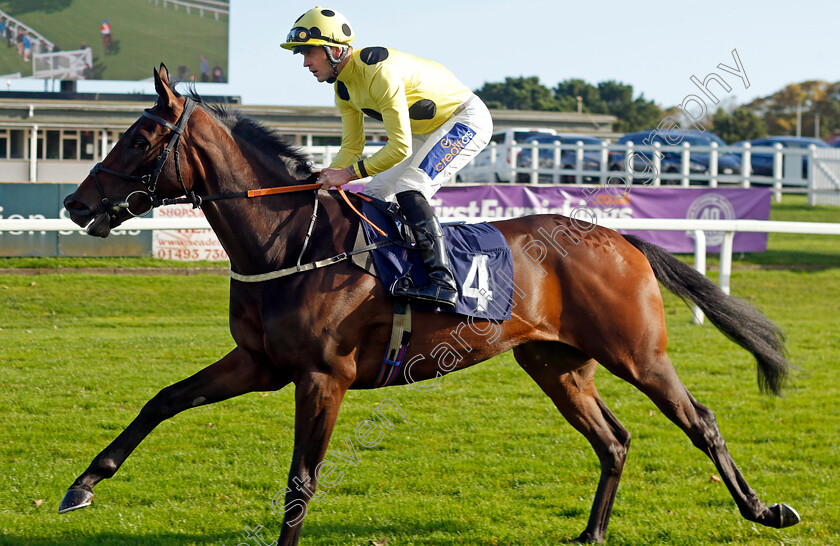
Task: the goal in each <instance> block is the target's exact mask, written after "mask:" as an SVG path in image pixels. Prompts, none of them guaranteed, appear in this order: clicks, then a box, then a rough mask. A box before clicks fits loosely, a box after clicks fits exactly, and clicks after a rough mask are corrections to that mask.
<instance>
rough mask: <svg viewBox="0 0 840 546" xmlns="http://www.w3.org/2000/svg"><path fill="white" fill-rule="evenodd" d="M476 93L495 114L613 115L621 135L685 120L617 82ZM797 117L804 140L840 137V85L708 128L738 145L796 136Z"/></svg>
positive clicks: (767, 103)
mask: <svg viewBox="0 0 840 546" xmlns="http://www.w3.org/2000/svg"><path fill="white" fill-rule="evenodd" d="M475 93H476V94H477V95H478V96H479V97H481V99H482V100H483V101H484V102H485V103H486V104H487V106H488V107H489V108H491V109H500V110H541V111H552V112H577V111H578V109H580V111H581V112H584V113H592V114H610V115H613V116H615V117H616V118H617V121H616V122H615V124H613V129H614V130H615V131H616V132H619V133H627V132H631V131H643V130H647V129H653V128H655V127H656V126H657V124H658V123H659V122H660V121H661V120H662V118H664V117H665V116H669V115H670V116H674V117H676V118H679V116H680V114H679V111H678V110H677V107H676V106H672V107H670V108H662V107H660V106H658V105H657V104H656V103H655V102H654V101H653V100H650V99H647V98H645V96H644V94H639V95H638V96H635V94H634V92H633V86H632V85H628V84H624V83H621V82H616V81H612V80H610V81H605V82H600V83H598V84H597V85H592V84H590V83H588V82H585V81H583V80H580V79H568V80H565V81H562V82H560V83H558V84H557V86H556V87H554V88H548V87H546V86H544V85H543V84H541V83H540V81H539V78H538V77H536V76H530V77H524V76H523V77H517V78H513V77H507V78H505V81H504V82H491V83H485V84H484V85H483V86H482V87H481V88H480V89H477V90H476V91H475ZM797 114H799V116H798V115H797ZM797 117H799V118H800V131H801V134H802V135H803V136H814V134H815V131H816V130H818V131H819V137H820V138H823V139H826V138H829V137H831V136H834V135H837V134H840V82H837V83H829V82H825V81H820V80H812V81H806V82H801V83H794V84H790V85H787V86H786V87H784V88H783V89H781V90H779V91H777V92H776V93H773V94H772V95H769V96H767V97H761V98H758V99H755V100H754V101H752V102H750V103H749V104H745V105H740V106H738V105H734V104H731V103H729V104H722V106H721V107H720V108H718V109H717V110H716V111H715V112H714V113H713V114H709V116H708V117H707V119H706V120H704V121H703V122H702V125H703V126H704V127H705V128H707V129H709V130H711V131H713V132H714V133H716V134H718V135H719V136H720V137H721V138H722V139H723V140H724V141H726V142H727V143H728V144H732V143H735V142H738V141H741V140H749V139H754V138H761V137H764V136H767V135H794V134H796V124H797Z"/></svg>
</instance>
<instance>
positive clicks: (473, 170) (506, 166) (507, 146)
mask: <svg viewBox="0 0 840 546" xmlns="http://www.w3.org/2000/svg"><path fill="white" fill-rule="evenodd" d="M554 134H557V132H556V131H555V130H554V129H527V128H516V127H511V128H506V129H499V130H496V131H493V135H492V136H491V137H490V143H489V144H488V145H487V147H486V148H484V149H483V150H482V151H481V152H479V153H478V155H476V156H475V159H473V161H472V163H470V164H469V165H467V166H466V167H464V168H463V169H461V171H460V172H458V174H457V176H456V180H457V181H458V182H510V181H511V178H512V176H511V173H512V171H513V169H512V163H511V147H512V146H513V145H514V143H516V144H521V143H522V142H524V141H525V140H526V139H527V138H529V137H532V136H538V135H554ZM494 142H495V143H496V162H495V164H493V162H492V150H491V145H492V143H494Z"/></svg>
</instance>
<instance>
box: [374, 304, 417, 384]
mask: <svg viewBox="0 0 840 546" xmlns="http://www.w3.org/2000/svg"><path fill="white" fill-rule="evenodd" d="M410 341H411V306H410V305H409V304H408V303H406V302H405V301H402V300H396V301H394V319H393V321H392V326H391V341H390V342H389V343H388V350H387V351H386V353H385V358H384V359H383V360H382V367H381V368H380V369H379V376H378V377H377V378H376V383H375V384H374V388H379V387H387V386H389V385H391V384H392V383H393V382H394V380H395V379H396V378H397V375H398V374H399V371H400V367H401V366H402V363H403V360H404V359H405V353H406V351H407V350H408V343H409V342H410Z"/></svg>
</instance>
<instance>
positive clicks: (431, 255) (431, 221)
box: [393, 191, 458, 309]
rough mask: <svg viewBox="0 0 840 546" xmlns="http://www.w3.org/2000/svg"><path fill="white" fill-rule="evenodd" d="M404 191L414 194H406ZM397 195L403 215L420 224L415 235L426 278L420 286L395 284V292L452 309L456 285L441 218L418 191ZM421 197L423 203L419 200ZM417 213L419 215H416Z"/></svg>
mask: <svg viewBox="0 0 840 546" xmlns="http://www.w3.org/2000/svg"><path fill="white" fill-rule="evenodd" d="M406 194H416V195H410V196H408V198H407V196H406ZM397 199H398V200H399V202H400V206H401V208H402V209H403V213H404V214H405V215H406V218H408V219H409V220H410V221H411V222H413V223H414V224H416V225H417V227H418V228H420V229H417V230H414V237H415V239H416V241H417V246H418V247H419V248H420V249H421V250H420V251H421V255H422V257H423V265H425V266H426V271H427V273H428V276H429V282H428V283H426V284H425V285H423V286H405V287H400V286H396V287H394V290H393V294H394V296H396V297H400V298H408V299H413V300H419V301H422V302H424V303H429V304H432V305H435V306H437V307H442V308H444V309H454V308H455V302H456V301H457V299H458V286H457V285H456V284H455V278H454V277H453V276H452V264H451V262H450V261H449V254H447V252H446V243H445V241H444V237H443V229H442V228H441V227H440V222H439V221H438V219H437V218H436V217H435V215H434V212H433V211H432V209H431V207H429V205H428V203H426V200H425V199H424V198H423V197H422V195H420V193H419V192H413V191H412V192H405V193H400V194H399V195H397ZM420 200H422V203H419V201H420ZM406 205H408V206H406ZM418 205H419V206H418ZM424 205H425V206H424ZM418 216H419V217H420V218H417V217H418Z"/></svg>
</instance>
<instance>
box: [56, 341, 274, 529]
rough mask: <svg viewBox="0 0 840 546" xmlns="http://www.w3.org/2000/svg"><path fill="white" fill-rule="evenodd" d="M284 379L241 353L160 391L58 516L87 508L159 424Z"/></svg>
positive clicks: (73, 491)
mask: <svg viewBox="0 0 840 546" xmlns="http://www.w3.org/2000/svg"><path fill="white" fill-rule="evenodd" d="M289 382H290V379H289V378H288V377H285V374H282V373H280V372H279V371H278V370H277V369H275V368H273V367H271V365H270V364H267V361H265V360H261V359H257V358H256V357H254V356H252V355H251V354H250V353H249V352H248V351H246V350H244V349H241V348H239V347H237V348H236V349H234V350H233V351H231V352H230V353H228V354H227V355H226V356H225V357H224V358H222V359H221V360H219V361H218V362H216V363H215V364H212V365H210V366H208V367H206V368H204V369H203V370H201V371H200V372H198V373H196V374H195V375H193V376H192V377H189V378H187V379H184V380H183V381H179V382H178V383H175V384H173V385H170V386H168V387H166V388H165V389H163V390H161V391H160V392H159V393H158V394H157V395H156V396H155V397H154V398H152V399H151V400H149V401H148V402H147V403H146V405H145V406H144V407H143V409H142V410H141V411H140V414H139V415H138V416H137V417H136V418H135V419H134V421H132V422H131V424H130V425H128V427H127V428H126V429H125V430H124V431H123V432H122V433H121V434H120V435H119V436H117V438H116V439H115V440H114V441H113V442H111V444H110V445H109V446H108V447H106V448H105V449H104V450H103V451H102V452H101V453H100V454H99V455H97V456H96V457H95V458H94V459H93V462H92V463H90V466H89V467H88V468H87V470H85V471H84V473H82V475H81V476H79V477H78V478H77V479H76V481H75V482H73V485H72V486H70V489H69V490H68V491H67V494H66V495H65V496H64V499H63V500H62V501H61V505H60V506H59V508H58V511H59V513H61V512H68V511H70V510H76V509H78V508H83V507H85V506H87V505H89V504H90V502H91V499H92V498H93V486H95V485H96V484H97V483H99V482H100V481H102V480H104V479H105V478H110V477H111V476H113V475H114V473H115V472H116V471H117V469H118V468H119V467H120V465H122V464H123V462H125V460H126V458H128V456H129V455H130V454H131V452H132V451H134V448H136V447H137V446H138V445H139V444H140V442H142V441H143V439H144V438H145V437H146V436H147V435H148V434H149V433H150V432H151V431H152V430H153V429H154V428H155V427H156V426H158V425H159V424H160V423H161V422H163V421H165V420H166V419H169V418H170V417H172V416H174V415H176V414H178V413H180V412H182V411H184V410H186V409H189V408H194V407H196V406H201V405H205V404H212V403H214V402H219V401H221V400H226V399H228V398H233V397H234V396H239V395H240V394H245V393H247V392H252V391H258V390H263V391H271V390H277V389H280V388H282V387H283V386H284V385H286V384H288V383H289Z"/></svg>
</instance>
